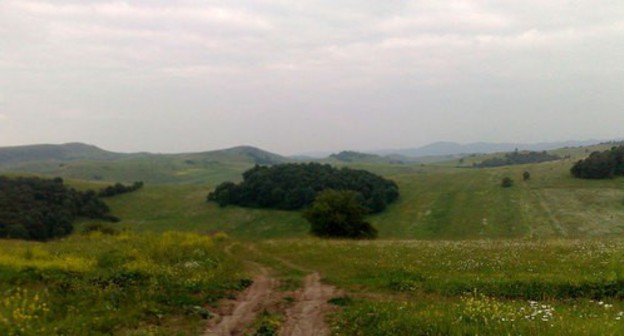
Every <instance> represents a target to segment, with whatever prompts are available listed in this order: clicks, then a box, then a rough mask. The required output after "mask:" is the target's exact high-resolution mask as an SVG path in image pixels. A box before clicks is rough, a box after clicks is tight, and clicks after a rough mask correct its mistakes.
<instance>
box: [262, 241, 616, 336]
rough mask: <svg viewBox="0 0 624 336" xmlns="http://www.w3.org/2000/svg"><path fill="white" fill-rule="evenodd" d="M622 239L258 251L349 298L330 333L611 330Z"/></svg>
mask: <svg viewBox="0 0 624 336" xmlns="http://www.w3.org/2000/svg"><path fill="white" fill-rule="evenodd" d="M622 242H623V241H621V240H545V241H521V240H513V241H510V240H502V241H499V240H482V241H461V242H460V241H457V242H453V241H373V242H352V241H351V242H349V241H321V240H313V239H306V240H288V241H286V240H279V241H266V242H263V243H261V244H259V245H258V249H259V251H262V253H263V254H264V255H265V256H270V257H273V258H274V259H276V260H277V261H280V260H284V261H286V262H287V263H291V264H296V265H298V266H300V267H302V268H307V269H314V270H318V271H320V272H321V273H323V275H324V277H325V279H326V280H327V281H328V282H330V283H331V284H334V285H336V286H338V287H340V288H343V289H345V290H346V291H347V295H349V296H351V297H353V300H350V301H349V300H347V302H348V303H347V304H346V305H345V307H344V309H343V310H342V311H341V312H339V313H337V314H336V315H335V316H333V318H332V324H333V330H334V333H335V334H336V335H418V334H423V335H426V334H435V335H448V334H451V335H465V334H488V335H501V334H523V335H537V334H540V335H542V334H547V335H618V334H622V333H624V321H622V319H623V318H624V303H623V301H622V300H623V299H624V267H623V266H622V265H621V260H622V256H623V255H624V245H623V244H622ZM296 273H297V272H296V271H293V274H296Z"/></svg>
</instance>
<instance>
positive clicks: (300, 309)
mask: <svg viewBox="0 0 624 336" xmlns="http://www.w3.org/2000/svg"><path fill="white" fill-rule="evenodd" d="M335 292H336V289H335V288H334V287H332V286H328V285H324V284H322V283H321V275H320V274H319V273H312V274H309V275H308V276H306V278H305V285H304V288H303V290H302V291H301V293H300V295H299V297H298V298H297V301H296V303H295V305H294V306H293V307H292V308H290V309H288V310H287V311H286V321H285V322H284V324H283V326H282V329H281V331H280V335H284V336H324V335H329V329H328V327H327V324H326V323H325V313H326V312H327V311H328V310H330V306H329V304H328V303H327V301H328V300H329V299H331V298H332V297H334V294H335Z"/></svg>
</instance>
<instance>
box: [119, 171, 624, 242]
mask: <svg viewBox="0 0 624 336" xmlns="http://www.w3.org/2000/svg"><path fill="white" fill-rule="evenodd" d="M571 165H572V161H571V160H567V161H559V162H552V163H544V164H537V165H524V166H513V167H503V168H495V169H458V168H448V167H431V166H421V165H385V164H383V165H379V164H368V165H356V166H355V167H357V168H364V169H369V170H371V171H374V172H377V173H380V174H384V175H386V176H388V177H390V178H392V179H394V180H396V181H397V182H398V184H399V186H400V189H401V197H400V199H399V201H398V202H397V203H395V204H393V205H391V206H390V207H389V208H388V210H387V211H385V212H384V213H382V214H379V215H376V216H373V217H371V218H370V221H371V222H372V223H373V224H374V225H375V226H376V227H377V228H378V229H379V231H380V236H381V238H394V239H466V238H468V239H480V238H518V237H531V236H536V237H584V236H612V235H619V234H620V233H621V232H622V230H623V229H624V226H623V225H622V223H624V205H623V200H624V188H623V187H624V180H623V179H615V180H604V181H593V180H579V179H574V178H572V177H571V176H570V174H569V172H568V171H569V167H570V166H571ZM525 170H526V171H529V172H530V173H531V176H532V177H531V179H530V180H529V181H527V182H523V181H522V177H521V176H522V172H524V171H525ZM504 176H510V177H512V178H514V180H515V185H514V187H512V188H507V189H505V188H502V187H500V180H501V179H502V178H503V177H504ZM211 185H212V186H214V185H215V184H211ZM211 185H206V186H200V185H192V184H190V185H184V184H183V185H149V184H148V185H147V186H146V187H145V188H144V189H142V190H140V191H139V192H137V193H134V194H129V195H123V196H120V197H116V198H112V199H109V200H108V203H109V204H110V205H111V207H112V209H113V213H114V214H115V215H117V216H119V217H121V218H122V219H123V222H122V224H123V225H125V226H127V227H133V228H137V229H141V230H143V229H149V230H156V231H163V230H169V229H175V230H197V231H202V232H214V231H226V232H228V233H229V234H231V235H232V236H234V237H237V238H242V239H257V238H292V237H303V236H305V234H306V231H307V225H306V223H305V221H304V220H303V219H302V218H301V216H300V215H299V213H297V212H284V211H272V210H258V209H244V208H238V207H227V208H219V207H217V206H216V205H215V204H210V203H206V202H205V197H206V195H207V193H208V192H209V190H210V189H211Z"/></svg>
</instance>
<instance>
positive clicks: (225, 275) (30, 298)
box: [0, 232, 244, 335]
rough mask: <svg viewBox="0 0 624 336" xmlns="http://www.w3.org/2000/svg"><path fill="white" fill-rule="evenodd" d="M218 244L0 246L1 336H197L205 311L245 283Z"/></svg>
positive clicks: (195, 240)
mask: <svg viewBox="0 0 624 336" xmlns="http://www.w3.org/2000/svg"><path fill="white" fill-rule="evenodd" d="M219 237H221V238H223V236H219ZM219 237H217V239H215V238H213V237H209V236H205V235H198V234H193V233H164V234H146V233H143V234H140V235H139V234H133V233H128V232H125V233H121V234H119V235H117V236H106V235H102V234H101V233H92V234H89V235H75V236H72V237H70V238H68V239H65V240H59V241H55V242H49V243H34V242H23V241H2V244H0V302H2V304H1V305H0V334H2V335H110V334H115V335H148V334H149V335H171V334H176V335H186V334H197V333H198V332H199V331H200V330H201V328H203V325H205V323H204V322H203V321H204V320H205V319H207V318H209V313H208V311H207V310H206V307H207V305H209V304H211V303H215V302H216V301H217V300H218V299H219V298H221V297H223V296H224V295H228V293H229V292H231V291H232V290H237V289H240V288H241V283H244V282H241V278H242V276H243V275H242V274H241V265H240V264H239V263H238V262H237V261H235V260H232V258H231V257H229V256H228V255H226V254H225V253H224V252H223V245H224V244H225V243H223V242H220V241H219V240H220V239H219Z"/></svg>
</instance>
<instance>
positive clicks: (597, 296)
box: [0, 148, 624, 335]
mask: <svg viewBox="0 0 624 336" xmlns="http://www.w3.org/2000/svg"><path fill="white" fill-rule="evenodd" d="M592 150H593V149H592ZM558 154H559V155H562V156H565V155H570V156H571V158H570V159H566V160H561V161H556V162H549V163H543V164H533V165H522V166H510V167H501V168H489V169H470V168H466V167H457V165H458V161H456V160H455V161H452V162H451V161H449V162H442V163H437V164H427V165H423V164H386V163H360V164H351V165H350V166H351V167H355V168H362V169H367V170H370V171H372V172H375V173H379V174H382V175H384V176H385V177H388V178H391V179H393V180H395V181H396V182H397V183H398V185H399V187H400V192H401V196H400V198H399V200H398V201H397V202H396V203H394V204H392V205H390V206H389V207H388V209H387V210H386V211H385V212H383V213H381V214H378V215H375V216H371V217H369V220H370V222H371V223H372V224H373V225H374V226H375V227H376V228H377V229H378V230H379V236H380V238H379V239H378V240H375V241H341V240H319V239H314V238H311V237H309V235H308V234H307V232H308V224H307V223H306V221H305V220H304V219H303V218H302V217H301V215H300V213H298V212H286V211H273V210H263V209H243V208H238V207H226V208H220V207H219V206H217V205H216V204H210V203H207V202H206V195H207V193H208V192H209V191H210V190H211V188H213V187H214V186H215V185H217V183H219V182H222V181H223V180H229V179H232V176H234V175H235V174H234V172H239V171H243V170H244V167H243V165H240V166H237V167H236V168H235V169H234V168H232V169H227V170H222V171H221V173H219V172H218V171H219V170H218V169H216V170H215V171H214V172H213V171H212V170H202V169H200V168H197V170H193V169H191V168H188V167H187V168H188V169H191V170H188V172H187V173H188V175H189V176H191V177H188V176H187V177H188V178H187V177H185V179H184V183H173V182H175V179H169V177H167V178H164V177H162V178H160V177H154V180H158V179H161V182H162V183H151V184H150V183H147V184H146V186H145V187H144V188H143V189H140V190H139V191H137V192H134V193H130V194H124V195H121V196H118V197H114V198H110V199H106V202H107V203H108V204H109V205H110V207H111V209H112V213H113V214H114V215H115V216H118V217H120V218H121V219H122V221H121V222H120V223H118V224H112V225H114V226H116V227H117V229H119V230H122V233H121V234H119V235H114V236H110V235H104V234H101V233H97V232H96V233H91V234H82V233H80V231H81V230H82V228H83V227H86V226H88V225H91V224H94V223H95V224H97V223H98V222H97V221H88V220H83V221H81V222H80V223H78V225H77V230H76V231H77V232H76V233H75V234H74V235H72V236H71V237H69V238H67V239H61V240H58V241H53V242H49V243H33V242H20V241H2V244H1V245H0V280H1V281H0V293H1V295H2V296H1V297H0V300H1V301H2V302H3V305H2V307H1V308H0V334H7V335H38V334H42V333H43V332H45V333H48V334H58V335H83V334H96V335H97V334H101V335H108V334H121V335H135V334H136V335H148V334H162V335H169V334H180V335H196V334H201V331H202V328H203V327H204V326H205V324H206V322H205V318H206V317H207V310H206V309H209V308H210V307H211V306H212V305H215V304H216V302H218V299H219V298H222V297H226V296H228V295H231V293H232V292H233V291H236V290H240V289H242V288H243V287H244V285H245V284H247V282H246V281H245V279H246V278H248V277H249V276H250V274H248V273H246V268H245V267H244V265H245V262H246V261H250V260H251V261H255V262H257V263H261V264H264V265H266V266H268V267H271V268H272V269H273V270H274V271H275V275H276V276H277V277H280V278H282V279H283V280H284V281H285V283H290V284H292V286H295V287H296V286H297V284H298V281H299V280H300V279H301V278H302V276H304V275H305V273H306V272H307V271H318V272H320V273H321V274H322V275H323V278H324V281H326V282H328V283H330V284H333V285H335V286H337V287H338V288H340V289H341V290H342V291H343V292H344V297H342V298H339V299H337V300H335V302H336V303H337V304H338V305H339V306H341V307H342V308H341V309H339V310H337V311H336V312H335V313H333V314H332V315H331V316H328V321H329V322H330V323H331V327H332V330H333V333H334V334H335V335H419V334H422V335H472V334H481V335H484V334H486V335H512V334H513V335H620V334H624V321H623V319H624V267H623V266H622V260H624V236H623V230H624V180H623V179H612V180H579V179H574V178H573V177H572V176H571V175H570V173H569V169H570V167H571V166H572V164H573V163H574V161H575V160H577V159H578V158H580V157H582V156H584V155H587V153H586V150H585V149H580V148H573V149H564V150H561V153H558ZM487 157H490V156H489V155H488V156H471V157H468V158H466V159H465V161H464V164H465V165H469V164H471V163H470V162H471V160H474V161H475V162H476V161H478V160H482V159H483V158H487ZM176 164H177V165H179V164H182V163H180V162H178V163H176ZM185 164H186V163H185ZM239 164H240V163H237V165H239ZM249 166H250V164H249V163H247V165H246V166H245V167H249ZM178 168H179V167H178ZM178 168H175V167H174V168H172V169H171V172H173V173H171V174H173V175H175V174H181V173H180V170H179V169H178ZM187 168H185V169H187ZM99 169H105V168H104V167H101V168H99ZM145 169H147V168H145V167H143V168H141V169H139V168H137V170H136V172H132V173H131V175H129V176H126V178H123V179H120V180H124V181H127V180H128V178H129V177H132V178H131V180H132V179H136V180H139V179H141V178H139V177H140V174H141V172H144V171H145ZM525 171H528V172H529V173H530V175H531V178H530V179H529V180H527V181H523V179H522V174H523V172H525ZM84 174H87V173H86V172H85V173H84ZM171 174H169V175H167V176H173V175H171ZM220 174H221V175H220ZM135 176H136V178H135ZM503 177H511V178H513V180H514V185H513V187H511V188H502V187H501V185H500V183H501V180H502V178H503ZM234 178H236V177H234ZM201 181H203V182H201ZM68 182H69V183H70V184H72V185H74V186H75V187H77V188H80V189H83V188H89V187H96V188H97V187H99V186H101V185H102V184H100V183H94V182H84V181H80V180H74V181H68ZM200 182H201V183H200ZM224 236H229V237H231V238H229V239H226V238H223V237H224ZM226 247H227V248H226ZM232 247H236V248H235V249H234V253H231V254H228V253H225V251H224V250H227V249H231V248H232Z"/></svg>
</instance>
